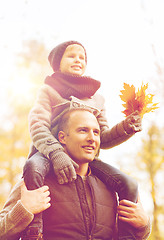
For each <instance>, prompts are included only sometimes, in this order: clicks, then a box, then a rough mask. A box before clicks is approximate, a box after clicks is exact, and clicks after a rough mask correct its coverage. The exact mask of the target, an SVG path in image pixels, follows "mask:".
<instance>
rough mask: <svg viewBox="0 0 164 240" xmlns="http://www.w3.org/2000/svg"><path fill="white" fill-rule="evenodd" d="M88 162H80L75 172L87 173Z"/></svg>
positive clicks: (84, 174)
mask: <svg viewBox="0 0 164 240" xmlns="http://www.w3.org/2000/svg"><path fill="white" fill-rule="evenodd" d="M88 165H89V164H88V163H84V164H80V165H79V168H77V169H76V173H77V174H78V175H80V176H87V174H88Z"/></svg>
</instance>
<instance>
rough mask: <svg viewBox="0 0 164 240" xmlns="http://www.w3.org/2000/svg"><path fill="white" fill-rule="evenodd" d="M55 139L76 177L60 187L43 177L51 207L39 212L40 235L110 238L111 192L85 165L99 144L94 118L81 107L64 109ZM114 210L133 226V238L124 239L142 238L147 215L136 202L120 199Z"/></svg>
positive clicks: (52, 177)
mask: <svg viewBox="0 0 164 240" xmlns="http://www.w3.org/2000/svg"><path fill="white" fill-rule="evenodd" d="M58 139H59V141H60V143H61V144H62V145H63V147H64V149H65V152H66V153H67V154H68V155H69V156H70V157H71V158H72V159H73V161H75V162H76V163H77V164H78V165H79V169H77V170H76V172H77V180H76V181H74V182H73V183H70V184H66V185H63V186H61V185H59V184H57V179H56V178H55V175H54V174H53V173H50V174H49V176H48V177H47V179H46V184H47V185H48V186H49V188H50V192H51V199H52V201H51V204H52V206H51V208H49V209H47V210H46V211H45V212H44V214H43V221H44V231H43V232H44V238H45V239H46V240H54V239H58V240H64V239H71V240H73V239H75V240H76V239H80V240H82V239H106V240H109V239H113V237H114V234H115V226H116V211H117V209H116V208H117V206H116V197H115V193H113V192H112V191H110V190H109V189H107V187H106V186H105V185H104V184H103V183H102V182H101V181H100V180H99V179H98V178H97V177H95V176H94V175H92V173H91V172H90V168H89V163H90V162H92V161H93V159H94V158H95V155H96V153H97V151H98V149H99V145H100V128H99V124H98V122H97V119H96V117H95V116H94V115H93V114H92V113H91V112H89V111H87V110H84V109H83V110H82V109H79V110H77V109H76V110H71V111H69V112H67V113H66V114H65V115H64V117H63V118H62V119H61V120H60V125H59V134H58ZM118 213H119V215H120V219H121V220H123V221H124V222H127V223H130V224H131V225H132V226H133V227H134V232H133V236H134V238H132V237H131V238H126V239H137V238H138V239H144V233H146V227H147V225H148V217H147V216H146V214H145V213H144V211H143V208H142V206H141V204H140V202H138V203H137V204H135V203H132V202H129V201H126V200H122V201H121V202H120V206H119V207H118ZM129 215H130V216H129ZM144 231H145V232H144ZM145 239H146V238H145Z"/></svg>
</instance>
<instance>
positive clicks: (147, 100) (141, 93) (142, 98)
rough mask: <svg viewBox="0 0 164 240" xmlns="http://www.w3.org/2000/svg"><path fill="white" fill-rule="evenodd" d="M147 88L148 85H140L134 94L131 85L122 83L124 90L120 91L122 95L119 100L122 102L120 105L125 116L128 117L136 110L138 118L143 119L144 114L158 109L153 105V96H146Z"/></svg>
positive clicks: (155, 104)
mask: <svg viewBox="0 0 164 240" xmlns="http://www.w3.org/2000/svg"><path fill="white" fill-rule="evenodd" d="M147 88H148V83H147V84H146V85H143V84H142V86H141V88H140V89H138V91H137V92H136V91H135V87H134V86H133V85H131V86H130V85H129V84H127V83H124V89H123V90H121V91H120V92H121V93H122V95H120V98H121V100H122V101H123V102H124V103H123V104H122V105H123V107H124V108H125V110H124V111H123V113H124V114H125V116H129V115H130V114H131V113H133V112H134V111H136V110H138V111H139V114H140V116H141V117H143V115H144V114H145V113H148V112H152V111H154V110H155V109H157V108H158V107H157V104H158V103H153V97H154V95H152V94H146V90H147Z"/></svg>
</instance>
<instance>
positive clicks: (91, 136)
mask: <svg viewBox="0 0 164 240" xmlns="http://www.w3.org/2000/svg"><path fill="white" fill-rule="evenodd" d="M87 140H88V141H90V142H94V141H95V135H94V132H93V131H89V132H88V137H87Z"/></svg>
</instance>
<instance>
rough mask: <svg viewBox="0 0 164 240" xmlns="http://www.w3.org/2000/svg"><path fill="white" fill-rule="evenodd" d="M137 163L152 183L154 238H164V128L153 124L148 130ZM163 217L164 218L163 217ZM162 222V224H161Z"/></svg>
mask: <svg viewBox="0 0 164 240" xmlns="http://www.w3.org/2000/svg"><path fill="white" fill-rule="evenodd" d="M136 162H137V164H138V167H139V169H141V170H144V172H145V173H147V180H148V181H146V184H147V187H148V183H149V184H150V189H151V197H152V201H153V228H152V234H151V238H150V239H152V240H162V239H163V234H162V235H161V231H162V229H160V226H162V225H163V222H162V223H161V222H160V221H164V218H163V217H162V216H164V208H163V200H162V199H163V198H164V191H162V189H163V187H162V186H163V183H164V180H163V177H162V176H163V174H164V129H158V127H157V126H156V125H154V124H153V125H152V126H151V127H150V129H149V130H148V135H147V139H144V140H143V145H142V149H141V151H140V152H139V154H138V159H137V161H136ZM161 217H162V218H161ZM161 224H162V225H161Z"/></svg>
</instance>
